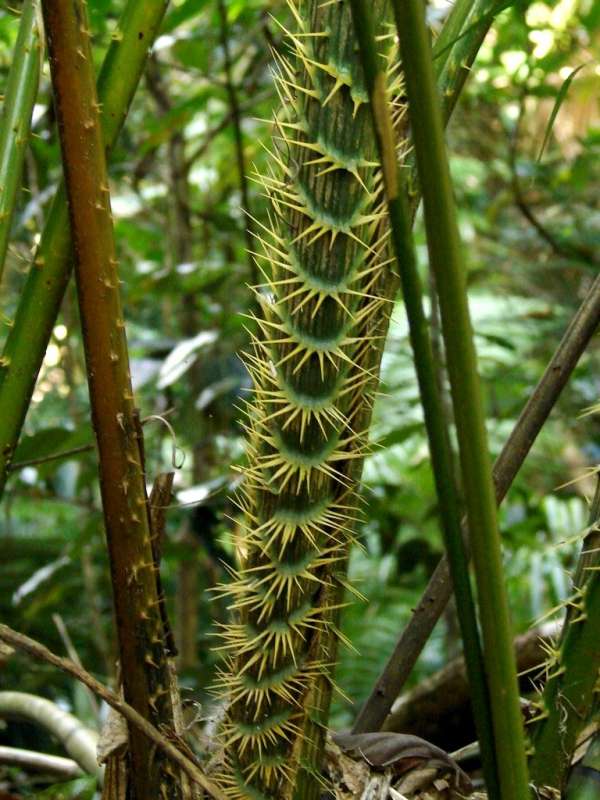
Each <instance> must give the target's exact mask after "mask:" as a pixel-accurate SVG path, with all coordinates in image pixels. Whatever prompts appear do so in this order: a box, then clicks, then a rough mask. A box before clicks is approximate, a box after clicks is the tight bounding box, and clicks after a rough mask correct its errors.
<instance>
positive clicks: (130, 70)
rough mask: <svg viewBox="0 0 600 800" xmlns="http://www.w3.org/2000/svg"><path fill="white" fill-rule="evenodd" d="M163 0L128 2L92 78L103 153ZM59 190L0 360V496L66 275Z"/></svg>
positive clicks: (65, 220)
mask: <svg viewBox="0 0 600 800" xmlns="http://www.w3.org/2000/svg"><path fill="white" fill-rule="evenodd" d="M167 6H168V0H129V1H128V3H127V5H126V7H125V9H124V11H123V14H122V15H121V18H120V20H119V23H118V24H117V26H116V28H115V30H114V32H113V35H112V42H111V45H110V47H109V49H108V51H107V53H106V57H105V59H104V63H103V65H102V69H101V71H100V75H99V77H98V100H99V103H100V107H101V111H100V114H101V123H102V132H103V138H104V145H105V148H106V151H107V152H110V150H111V149H112V147H113V146H114V144H115V142H116V140H117V136H118V134H119V131H120V130H121V127H122V125H123V122H124V121H125V117H126V116H127V112H128V110H129V106H130V103H131V101H132V99H133V96H134V94H135V91H136V88H137V85H138V83H139V80H140V77H141V75H142V72H143V70H144V66H145V64H146V60H147V57H148V52H149V48H150V47H151V45H152V42H153V41H154V38H155V36H156V34H157V32H158V29H159V27H160V24H161V22H162V19H163V16H164V14H165V11H166V9H167ZM70 248H71V237H70V232H69V214H68V211H67V203H66V194H65V189H64V184H61V186H60V187H59V189H58V191H57V193H56V195H55V197H54V200H53V202H52V205H51V208H50V212H49V215H48V219H47V221H46V225H45V227H44V231H43V233H42V238H41V242H40V245H39V247H38V249H37V252H36V255H35V257H34V260H33V264H32V267H31V270H30V272H29V275H28V276H27V281H26V283H25V286H24V288H23V292H22V295H21V298H20V300H19V305H18V308H17V312H16V317H15V320H14V322H13V324H12V325H11V326H10V329H9V332H8V336H7V339H6V343H5V346H4V350H3V353H2V356H1V357H0V410H1V413H0V497H1V496H2V494H3V492H4V487H5V484H6V479H7V477H8V469H9V466H10V462H11V460H12V458H13V454H14V451H15V448H16V445H17V442H18V440H19V436H20V434H21V428H22V426H23V422H24V420H25V415H26V414H27V409H28V407H29V403H30V401H31V395H32V393H33V389H34V386H35V382H36V380H37V376H38V372H39V370H40V367H41V364H42V361H43V359H44V354H45V352H46V348H47V346H48V342H49V340H50V336H51V334H52V329H53V328H54V325H55V323H56V318H57V316H58V312H59V309H60V304H61V302H62V298H63V296H64V293H65V290H66V287H67V283H68V281H69V277H70V274H71V249H70Z"/></svg>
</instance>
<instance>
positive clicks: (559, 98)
mask: <svg viewBox="0 0 600 800" xmlns="http://www.w3.org/2000/svg"><path fill="white" fill-rule="evenodd" d="M592 63H593V62H592V61H586V62H585V64H580V65H579V66H578V67H575V69H574V70H571V72H570V73H569V74H568V75H567V77H566V78H565V80H564V81H563V84H562V86H561V87H560V89H559V90H558V94H557V95H556V100H555V102H554V107H553V108H552V113H551V114H550V119H549V120H548V124H547V126H546V131H545V133H544V139H543V141H542V146H541V147H540V152H539V153H538V157H537V160H538V163H539V162H540V161H541V160H542V156H543V155H544V150H545V149H546V147H547V145H548V142H549V141H550V134H551V133H552V129H553V128H554V123H555V121H556V117H557V115H558V112H559V111H560V107H561V106H562V104H563V103H564V101H565V100H566V97H567V94H568V93H569V89H570V87H571V84H572V83H573V79H574V78H575V76H576V75H577V73H578V72H581V70H582V69H583V68H584V67H587V66H588V65H589V64H592Z"/></svg>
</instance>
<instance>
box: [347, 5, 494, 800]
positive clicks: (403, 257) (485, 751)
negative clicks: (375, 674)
mask: <svg viewBox="0 0 600 800" xmlns="http://www.w3.org/2000/svg"><path fill="white" fill-rule="evenodd" d="M350 6H351V8H352V15H353V19H354V28H355V30H356V34H357V38H358V42H359V46H360V55H361V60H362V65H363V70H364V74H365V82H366V85H367V89H368V92H369V99H370V107H371V111H372V116H373V127H374V131H375V136H376V140H377V147H378V151H379V160H380V162H381V165H382V172H383V180H384V186H385V194H386V201H387V209H388V217H389V222H390V227H391V235H392V236H391V238H392V243H393V249H394V252H395V255H396V264H397V267H398V269H399V271H400V277H401V281H402V290H403V297H404V304H405V307H406V313H407V317H408V322H409V330H410V340H411V345H412V348H413V352H414V362H415V370H416V373H417V379H418V382H419V390H420V394H421V402H422V405H423V412H424V416H425V425H426V428H427V434H428V438H429V447H430V451H431V460H432V466H433V474H434V480H435V485H436V491H437V496H438V501H439V516H440V520H441V526H442V531H443V534H444V539H445V543H446V549H447V552H448V558H449V561H450V565H451V569H452V578H453V582H454V589H455V597H456V604H457V609H458V615H459V622H460V626H461V633H462V637H463V644H464V653H465V660H466V663H467V671H468V675H469V683H470V685H471V698H472V704H473V710H474V714H475V721H476V725H477V729H478V733H479V739H480V744H481V752H482V756H483V763H484V767H485V773H486V781H487V789H488V794H489V795H490V797H493V798H499V796H500V795H499V787H498V778H497V770H496V763H495V757H494V738H493V729H492V718H491V711H490V704H489V696H488V687H487V684H486V677H485V670H484V665H483V656H482V653H481V644H480V641H479V630H478V627H477V618H476V614H475V604H474V602H473V595H472V590H471V582H470V578H469V566H468V564H469V562H468V556H467V553H466V548H465V546H464V543H463V537H462V527H461V513H460V505H459V500H458V492H457V488H456V485H455V479H454V469H453V463H452V454H451V449H450V440H449V436H448V431H447V429H446V423H445V414H444V409H443V405H442V399H441V396H440V392H439V388H438V383H437V380H436V373H435V367H434V358H433V351H432V346H431V340H430V336H429V330H428V325H427V320H426V317H425V312H424V310H423V299H422V289H421V281H420V278H419V274H418V270H417V262H416V256H415V249H414V242H413V238H412V232H411V220H410V212H409V208H408V202H407V198H406V188H405V186H404V181H403V180H402V177H401V174H400V169H399V167H398V162H397V152H396V143H395V134H394V128H393V124H392V117H391V113H390V107H389V101H388V98H387V93H386V79H385V73H384V71H383V69H382V64H381V59H380V56H379V53H378V52H377V48H376V43H375V33H374V29H373V22H372V19H371V15H370V12H369V9H368V6H367V3H366V2H365V0H350ZM363 711H364V709H363ZM369 729H370V726H369V720H368V718H367V719H365V718H364V716H363V715H359V717H358V719H357V721H356V723H355V725H354V728H353V730H354V732H362V731H368V730H369Z"/></svg>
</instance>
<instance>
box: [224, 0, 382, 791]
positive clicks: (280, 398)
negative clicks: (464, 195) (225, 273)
mask: <svg viewBox="0 0 600 800" xmlns="http://www.w3.org/2000/svg"><path fill="white" fill-rule="evenodd" d="M384 6H385V4H384V3H383V2H381V3H378V4H377V8H378V10H380V11H381V12H383V9H384ZM290 7H291V11H292V14H293V16H294V23H295V24H294V31H293V32H291V33H289V41H290V42H291V44H292V49H293V55H294V58H295V62H296V63H295V64H292V62H291V61H289V60H288V59H286V58H285V57H283V58H282V60H281V62H280V67H281V75H280V79H279V81H278V86H279V90H280V93H281V97H282V101H283V102H282V106H283V108H282V112H281V115H280V116H279V117H278V119H277V120H276V122H275V137H274V140H275V150H274V152H273V169H272V172H271V173H270V174H267V175H266V176H264V177H263V178H262V182H263V185H264V187H265V190H266V192H267V195H268V197H269V199H270V201H271V209H272V215H271V227H270V228H268V229H265V231H264V233H263V234H261V238H260V239H259V242H258V244H259V254H258V258H259V265H260V266H261V268H263V265H264V273H265V278H266V281H267V286H266V287H265V288H268V294H266V293H265V294H262V293H259V294H258V298H259V300H260V301H261V305H262V314H261V316H260V317H259V318H258V319H257V325H258V330H259V332H260V333H259V336H258V337H257V338H256V339H255V341H254V352H253V353H251V354H250V355H249V356H248V363H249V367H250V369H251V372H252V374H253V377H254V382H255V398H254V401H253V403H252V406H251V408H250V409H249V413H248V420H249V434H250V444H249V457H248V461H249V467H248V469H247V471H246V480H245V485H244V493H243V496H242V497H241V498H240V504H241V506H242V510H243V512H244V517H243V521H242V535H241V537H240V542H239V544H240V550H241V551H242V552H243V558H242V560H241V561H242V563H241V567H240V569H239V571H238V572H237V574H236V575H235V578H236V580H235V582H234V583H233V585H232V586H231V587H229V592H230V594H231V595H232V596H233V599H234V603H233V607H234V608H235V609H236V611H237V618H236V621H235V622H234V624H232V625H231V626H229V628H228V629H227V631H226V632H225V640H226V644H227V646H228V647H229V648H230V650H231V651H232V654H231V657H230V660H229V662H228V664H227V668H226V670H224V674H223V678H222V680H223V688H224V692H225V695H226V697H227V698H228V700H229V708H228V717H227V720H226V724H225V726H224V732H223V734H224V742H225V745H226V749H227V753H228V761H229V764H228V771H227V774H226V775H225V776H224V783H225V785H226V786H227V788H228V791H229V793H230V795H231V797H235V798H269V799H271V798H272V799H273V800H292V798H298V800H300V799H301V800H312V798H315V797H317V796H318V794H319V793H320V791H321V785H320V778H319V770H320V767H321V755H322V750H323V737H324V731H325V729H326V724H327V717H328V711H329V699H330V693H331V685H332V675H331V673H332V667H333V663H334V661H335V648H336V644H337V639H338V630H337V624H336V622H337V615H338V613H339V606H338V605H337V604H336V603H335V602H333V600H332V598H333V597H334V595H335V594H336V593H337V592H338V591H339V589H338V579H340V585H343V583H344V580H343V573H344V572H345V561H346V558H347V552H348V545H349V543H350V542H351V540H352V536H353V531H354V527H355V524H356V520H357V519H358V517H359V516H360V511H359V509H358V507H357V502H358V499H357V497H356V485H357V483H356V479H355V478H353V477H351V476H350V474H349V472H348V465H349V464H351V463H353V462H354V461H360V460H361V459H362V456H363V455H364V452H365V430H364V428H363V427H362V421H363V416H362V414H363V408H364V406H365V405H367V406H368V405H369V404H370V402H371V397H370V391H369V390H370V388H371V383H372V380H371V378H372V376H371V375H370V374H369V373H368V372H367V371H365V369H364V368H363V359H364V358H365V352H366V351H367V350H369V349H370V348H371V347H373V346H374V343H373V340H372V339H371V338H370V337H369V336H367V337H366V338H365V337H364V336H363V332H364V330H365V325H366V321H367V320H371V319H375V318H377V316H378V312H379V311H380V308H381V305H382V303H381V301H380V299H379V298H378V296H377V294H376V292H375V291H374V290H373V288H372V286H373V285H374V284H375V283H377V279H378V277H379V275H380V273H383V272H385V271H386V264H387V247H386V236H385V233H383V235H382V225H381V222H382V220H383V209H382V207H381V199H380V198H381V181H380V178H379V177H378V173H377V164H376V162H375V161H374V156H375V152H374V146H373V144H372V135H371V131H372V126H371V120H370V114H369V110H368V106H367V102H366V101H367V97H366V93H365V90H364V82H363V78H362V74H361V71H360V66H359V65H357V64H356V59H355V52H354V50H355V46H354V41H355V37H354V31H353V28H352V24H351V18H350V13H349V8H348V6H347V4H346V3H335V4H329V3H326V4H322V3H321V2H320V0H310V2H306V3H291V4H290ZM392 45H393V40H392V39H391V37H389V36H388V37H386V39H385V42H384V44H383V47H387V48H389V47H390V46H392Z"/></svg>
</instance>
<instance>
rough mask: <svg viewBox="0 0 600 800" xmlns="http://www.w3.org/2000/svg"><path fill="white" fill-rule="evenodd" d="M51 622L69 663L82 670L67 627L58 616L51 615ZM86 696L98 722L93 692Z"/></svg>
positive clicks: (96, 705) (97, 709)
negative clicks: (54, 626) (69, 660)
mask: <svg viewBox="0 0 600 800" xmlns="http://www.w3.org/2000/svg"><path fill="white" fill-rule="evenodd" d="M52 622H53V623H54V624H55V625H56V629H57V631H58V633H59V636H60V638H61V639H62V641H63V644H64V646H65V650H66V651H67V653H68V655H69V658H70V659H71V661H72V662H73V663H74V664H77V666H78V667H79V668H80V669H82V668H83V664H82V663H81V659H80V658H79V653H78V652H77V650H76V649H75V645H74V644H73V640H72V639H71V635H70V633H69V631H68V629H67V626H66V625H65V621H64V619H63V618H62V617H61V615H60V614H52ZM87 695H88V698H89V701H90V706H91V707H92V711H93V713H94V716H95V718H96V720H99V719H100V709H99V707H98V702H97V700H96V695H95V694H94V693H93V692H90V691H89V690H88V692H87Z"/></svg>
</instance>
